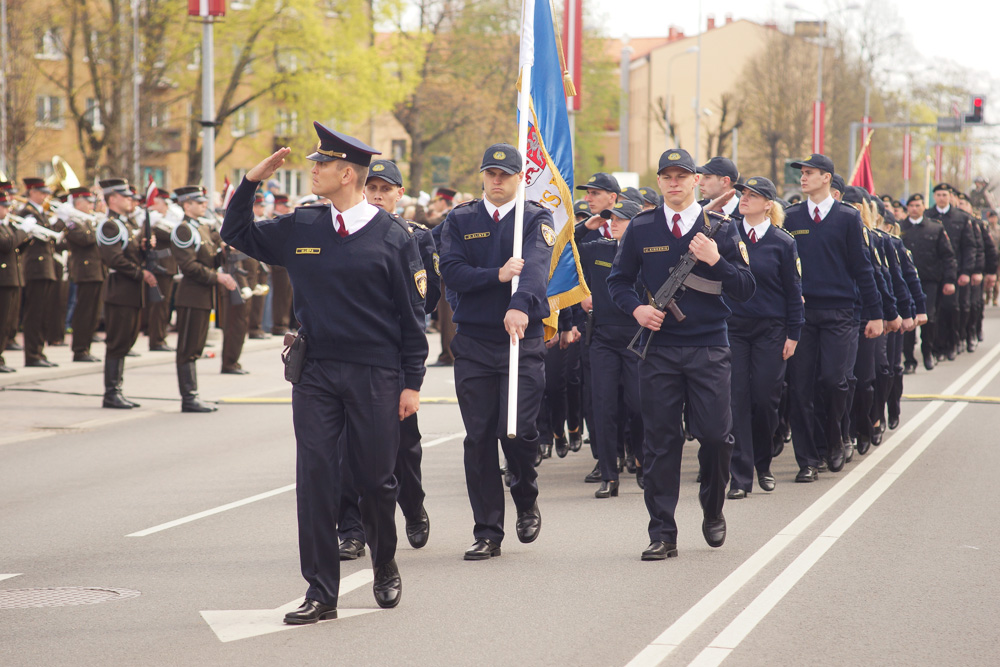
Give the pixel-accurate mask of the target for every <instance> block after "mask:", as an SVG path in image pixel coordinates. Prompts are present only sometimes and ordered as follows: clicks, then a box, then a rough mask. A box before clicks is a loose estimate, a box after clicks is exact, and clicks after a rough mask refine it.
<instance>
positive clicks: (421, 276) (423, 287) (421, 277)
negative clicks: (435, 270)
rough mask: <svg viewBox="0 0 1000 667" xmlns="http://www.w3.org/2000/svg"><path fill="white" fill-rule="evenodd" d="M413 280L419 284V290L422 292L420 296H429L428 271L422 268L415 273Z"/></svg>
mask: <svg viewBox="0 0 1000 667" xmlns="http://www.w3.org/2000/svg"><path fill="white" fill-rule="evenodd" d="M413 282H414V283H416V285H417V291H418V292H419V293H420V298H421V299H423V298H424V297H426V296H427V271H426V270H425V269H421V270H419V271H417V272H416V273H414V274H413Z"/></svg>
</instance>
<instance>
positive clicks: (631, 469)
mask: <svg viewBox="0 0 1000 667" xmlns="http://www.w3.org/2000/svg"><path fill="white" fill-rule="evenodd" d="M635 468H636V466H635V457H634V456H632V455H629V456H626V457H625V472H627V473H628V474H630V475H634V474H635Z"/></svg>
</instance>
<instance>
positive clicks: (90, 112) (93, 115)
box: [83, 97, 104, 132]
mask: <svg viewBox="0 0 1000 667" xmlns="http://www.w3.org/2000/svg"><path fill="white" fill-rule="evenodd" d="M83 120H84V121H85V122H86V123H88V124H89V125H90V128H91V129H92V130H95V131H97V132H101V131H103V130H104V125H102V124H101V107H100V105H99V104H98V103H97V100H95V99H94V98H93V97H88V98H87V110H86V111H85V112H83Z"/></svg>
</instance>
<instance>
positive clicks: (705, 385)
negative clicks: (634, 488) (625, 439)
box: [608, 148, 754, 560]
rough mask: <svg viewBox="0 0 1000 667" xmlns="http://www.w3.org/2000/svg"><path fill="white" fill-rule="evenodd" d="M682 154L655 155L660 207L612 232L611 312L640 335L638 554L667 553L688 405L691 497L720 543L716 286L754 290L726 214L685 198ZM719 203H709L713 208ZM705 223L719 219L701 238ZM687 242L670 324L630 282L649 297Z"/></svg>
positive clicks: (686, 167)
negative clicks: (644, 537) (698, 475)
mask: <svg viewBox="0 0 1000 667" xmlns="http://www.w3.org/2000/svg"><path fill="white" fill-rule="evenodd" d="M696 172H697V168H696V166H695V164H694V160H692V159H691V156H690V155H689V154H688V152H687V151H685V150H682V149H679V148H678V149H671V150H668V151H666V152H665V153H663V155H661V156H660V161H659V169H658V171H657V182H658V183H659V186H660V191H661V192H662V193H663V199H664V202H665V204H664V207H663V208H658V209H656V210H655V211H646V212H644V213H641V214H639V215H638V216H637V217H635V218H633V219H632V222H631V223H630V224H629V228H628V230H627V231H626V232H625V235H624V236H623V237H622V239H621V242H620V245H619V248H618V254H617V256H616V257H615V261H614V267H613V268H612V270H611V275H610V276H609V277H608V288H609V290H610V292H611V296H612V298H613V299H614V302H615V304H616V305H617V306H618V308H619V309H620V310H622V311H623V312H626V313H631V315H632V317H633V318H635V320H636V322H638V323H639V325H640V326H641V327H643V328H644V329H645V330H644V331H643V332H642V333H643V335H642V340H641V341H640V344H645V342H646V340H649V339H650V338H651V340H649V342H650V343H651V344H650V347H649V351H648V353H647V356H646V358H645V360H643V361H641V362H640V363H639V395H640V398H641V403H642V419H643V427H644V431H645V448H644V450H643V453H644V460H643V468H644V471H643V473H644V474H643V480H644V483H645V495H646V509H647V510H648V511H649V540H650V544H649V547H648V548H647V549H646V550H645V551H644V552H643V553H642V559H643V560H663V559H665V558H669V557H672V556H676V555H677V523H676V521H675V520H674V510H675V509H676V507H677V497H678V494H679V491H680V476H681V453H682V450H683V447H684V433H683V431H682V427H681V414H682V412H683V410H684V404H685V401H687V403H688V404H689V410H690V419H691V421H690V427H691V432H692V433H693V434H694V436H695V437H696V438H698V439H699V440H700V442H701V449H700V450H699V452H698V460H699V463H700V465H701V470H702V479H701V491H700V493H699V499H700V501H701V506H702V510H703V512H704V521H703V522H702V527H701V530H702V535H703V536H704V537H705V541H706V542H708V545H709V546H711V547H721V546H722V545H723V543H724V542H725V541H726V519H725V517H724V516H723V513H722V507H723V504H724V503H725V499H726V485H727V484H728V483H729V460H730V457H731V456H732V451H733V436H732V434H731V430H732V412H731V410H730V350H729V340H728V338H727V336H726V318H728V317H729V315H730V312H731V311H730V310H729V308H728V307H727V306H726V303H725V301H723V299H722V293H723V292H724V291H725V292H727V293H729V295H730V296H731V297H732V298H733V299H735V300H737V301H746V300H747V299H749V298H750V297H751V296H753V292H754V279H753V274H751V273H750V268H749V266H748V262H749V259H748V257H749V255H748V254H747V250H746V244H744V243H743V242H742V241H740V240H739V237H738V235H737V234H738V232H737V230H736V228H735V225H732V224H730V222H729V221H725V222H721V223H713V222H710V218H709V216H708V215H707V213H706V212H705V210H704V209H703V208H702V207H701V206H700V205H699V204H698V203H697V202H696V201H695V186H697V184H698V181H699V179H700V178H701V177H700V175H698V174H697V173H696ZM719 203H721V202H712V205H718V204H719ZM715 224H721V225H723V226H722V227H721V228H720V229H718V231H717V232H716V233H715V235H714V238H708V236H706V235H705V234H704V232H705V231H711V229H712V226H714V225H715ZM688 249H690V250H691V252H692V253H693V254H694V256H695V257H696V258H697V259H698V264H697V265H696V267H695V269H694V270H693V271H692V274H691V275H692V276H694V278H693V279H691V278H690V276H689V280H688V281H686V282H685V286H686V287H687V288H688V289H687V290H686V291H685V292H684V294H683V297H682V298H681V299H680V300H679V301H678V303H677V305H678V306H679V307H680V308H681V309H682V310H683V312H684V315H685V316H686V317H685V318H684V319H683V321H678V320H677V319H676V318H674V317H673V316H666V317H665V316H664V313H663V311H660V310H658V309H656V308H655V307H654V306H650V305H645V304H646V300H645V298H643V297H640V295H639V293H638V292H637V291H636V280H637V279H639V280H641V286H642V289H644V290H646V291H648V292H649V293H651V294H655V293H656V292H657V291H659V288H660V286H661V285H662V284H663V283H664V282H666V280H667V278H669V276H670V272H671V270H672V269H673V267H674V266H676V265H677V263H678V262H679V261H680V260H681V258H682V257H683V256H684V255H685V254H686V253H687V251H688Z"/></svg>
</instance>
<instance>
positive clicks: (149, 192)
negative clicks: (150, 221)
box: [146, 174, 159, 208]
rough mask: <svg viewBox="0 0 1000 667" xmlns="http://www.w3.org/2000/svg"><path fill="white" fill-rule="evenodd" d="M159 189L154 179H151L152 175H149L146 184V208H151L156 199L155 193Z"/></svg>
mask: <svg viewBox="0 0 1000 667" xmlns="http://www.w3.org/2000/svg"><path fill="white" fill-rule="evenodd" d="M158 192H159V190H158V189H157V187H156V181H154V180H153V175H152V174H150V175H149V183H148V184H147V185H146V208H151V207H152V206H153V204H154V203H155V200H156V194H157V193H158Z"/></svg>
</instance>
